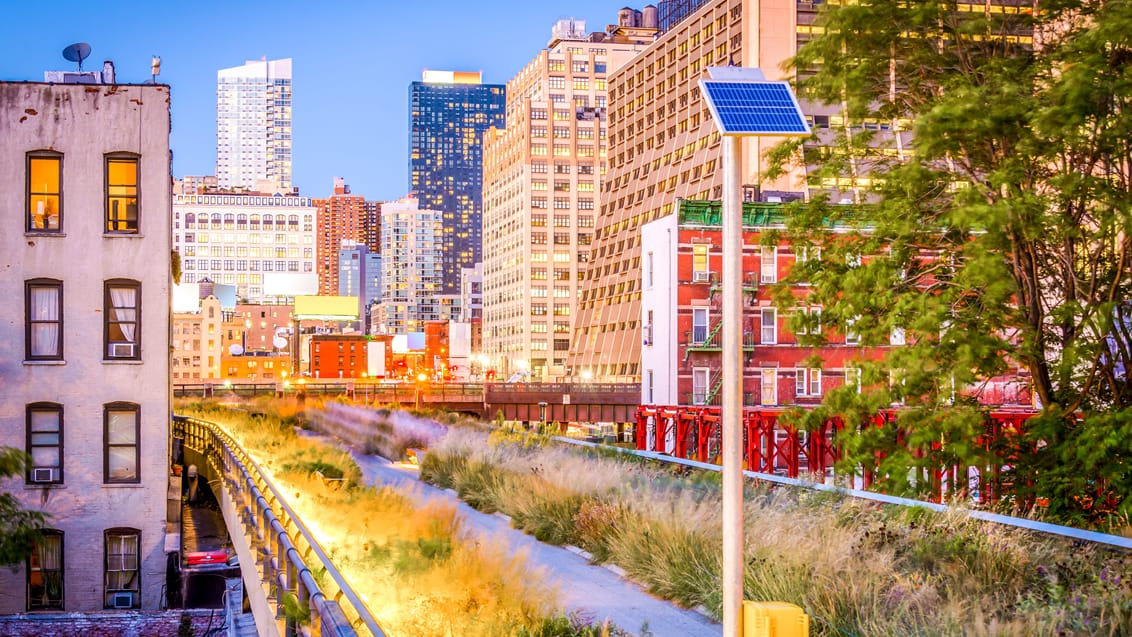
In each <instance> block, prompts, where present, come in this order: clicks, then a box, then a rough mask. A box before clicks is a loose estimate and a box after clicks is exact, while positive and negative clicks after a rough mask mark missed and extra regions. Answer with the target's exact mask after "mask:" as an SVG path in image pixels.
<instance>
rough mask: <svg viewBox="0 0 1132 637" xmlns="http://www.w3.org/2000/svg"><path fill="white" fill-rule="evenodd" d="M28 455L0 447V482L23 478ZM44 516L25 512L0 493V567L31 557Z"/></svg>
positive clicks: (9, 496)
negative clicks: (7, 479)
mask: <svg viewBox="0 0 1132 637" xmlns="http://www.w3.org/2000/svg"><path fill="white" fill-rule="evenodd" d="M27 461H28V456H27V454H25V453H24V452H23V451H20V450H19V449H15V448H12V447H0V480H2V479H4V478H13V477H16V476H21V475H23V472H24V467H25V466H26V463H27ZM45 521H46V516H45V515H44V514H43V513H41V512H39V511H32V510H28V509H25V508H24V507H23V506H21V505H20V503H19V501H17V500H16V498H15V497H14V496H12V494H10V493H6V492H0V566H12V567H14V566H16V565H18V564H20V563H22V562H23V561H24V560H25V559H27V557H28V555H30V554H31V551H32V546H33V545H34V543H35V541H36V540H37V539H38V538H39V533H40V530H41V529H42V528H43V526H44V522H45Z"/></svg>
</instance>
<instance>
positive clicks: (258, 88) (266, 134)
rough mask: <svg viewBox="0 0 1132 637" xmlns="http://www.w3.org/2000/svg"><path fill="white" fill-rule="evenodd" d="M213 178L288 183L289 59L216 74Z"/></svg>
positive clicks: (236, 183)
mask: <svg viewBox="0 0 1132 637" xmlns="http://www.w3.org/2000/svg"><path fill="white" fill-rule="evenodd" d="M216 179H217V181H218V182H219V185H220V187H221V188H225V189H228V188H246V189H248V190H255V189H257V188H259V187H260V186H261V185H263V184H261V182H268V184H267V185H268V187H269V188H270V189H271V190H289V189H290V188H291V59H290V58H287V59H283V60H271V61H268V60H262V61H254V60H253V61H249V62H247V63H245V64H244V65H243V66H237V67H233V68H230V69H221V70H220V71H218V72H217V73H216Z"/></svg>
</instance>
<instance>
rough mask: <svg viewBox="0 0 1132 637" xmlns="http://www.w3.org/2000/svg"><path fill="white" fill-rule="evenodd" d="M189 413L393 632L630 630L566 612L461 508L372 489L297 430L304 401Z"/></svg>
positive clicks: (524, 636)
mask: <svg viewBox="0 0 1132 637" xmlns="http://www.w3.org/2000/svg"><path fill="white" fill-rule="evenodd" d="M308 407H309V405H308ZM177 411H178V413H182V414H185V415H190V416H194V417H198V418H201V419H204V420H208V421H211V422H216V423H219V424H221V425H223V426H224V428H225V430H226V431H228V433H229V434H231V435H232V436H233V437H234V438H235V439H236V440H237V441H238V442H239V443H240V445H241V446H243V448H244V449H245V450H246V451H247V452H248V453H249V454H250V455H252V457H253V458H254V459H255V460H256V462H257V464H259V465H260V467H261V468H263V469H264V470H265V471H266V472H267V473H268V474H269V475H270V476H271V479H272V481H273V482H274V483H275V484H276V486H277V488H278V489H279V490H280V492H281V493H283V494H284V497H285V498H286V499H287V501H288V504H289V505H290V506H291V507H292V508H294V509H295V511H296V513H297V514H298V515H299V516H300V517H301V518H302V520H303V521H304V523H305V524H307V526H308V527H309V528H310V529H311V531H312V533H314V535H315V536H316V537H317V538H318V540H319V543H320V544H321V545H322V546H323V548H324V549H325V550H326V551H327V552H328V554H329V555H330V557H331V559H332V561H333V562H334V564H335V566H336V567H337V568H338V569H339V570H340V571H341V572H342V573H343V575H344V576H345V577H346V579H347V581H349V582H351V585H352V586H353V587H354V589H355V590H356V591H357V592H358V593H359V595H361V596H362V598H363V599H364V600H365V601H366V603H367V605H368V607H369V609H370V611H371V612H372V613H373V614H374V616H375V618H376V619H377V620H378V622H379V623H380V624H381V626H382V627H383V628H384V629H385V630H386V631H387V632H388V634H391V635H397V637H438V636H468V637H478V636H483V637H488V636H496V635H504V636H507V635H513V636H516V637H580V636H588V635H594V636H596V635H617V634H622V633H620V632H619V631H617V629H616V628H611V627H601V626H593V625H591V624H590V623H588V622H586V621H583V620H581V619H578V618H576V617H567V616H564V615H563V614H562V613H561V611H560V610H559V608H560V607H559V604H558V597H559V596H558V591H557V590H556V589H554V588H553V587H551V586H549V585H548V584H547V583H546V582H547V578H546V577H545V574H544V573H542V572H540V570H539V569H536V568H533V567H532V566H531V565H530V563H529V562H528V560H527V557H526V555H525V553H523V552H514V551H513V550H512V547H510V546H509V545H507V544H506V542H504V541H503V540H502V539H498V540H490V541H486V542H485V541H483V540H473V539H471V538H470V536H469V534H468V533H467V532H466V531H465V529H464V527H463V524H462V521H461V519H460V518H459V517H458V516H457V515H456V508H455V505H454V504H452V503H445V502H441V501H434V502H432V503H430V504H428V505H427V506H424V507H418V506H415V505H414V504H413V500H412V498H410V497H408V496H407V495H406V494H403V493H399V492H397V491H395V490H393V489H390V488H373V487H366V486H363V484H362V478H361V471H360V469H359V468H358V466H357V465H356V464H355V463H354V462H353V460H352V459H351V458H350V456H349V455H348V454H346V453H343V452H342V451H340V450H338V449H337V448H335V447H333V446H330V445H327V444H324V443H322V442H320V441H319V440H317V439H313V438H309V437H304V436H301V435H300V434H299V433H298V432H297V427H296V424H297V422H298V420H296V418H295V415H296V408H295V407H294V405H287V404H281V403H279V402H278V401H276V402H260V403H257V404H255V405H254V406H253V407H249V408H248V411H236V410H232V409H228V408H226V407H223V406H220V405H218V404H216V403H213V402H198V403H185V404H181V405H179V406H178V409H177ZM252 413H255V414H256V415H254V416H253V415H252ZM316 470H317V471H318V472H319V473H321V474H322V476H327V477H329V476H330V475H336V476H340V477H341V478H342V479H343V486H342V487H341V488H328V487H327V482H326V480H324V479H323V477H322V476H319V475H318V474H316V473H315V471H316ZM321 577H322V578H323V580H325V577H326V576H325V573H323V574H322V575H321Z"/></svg>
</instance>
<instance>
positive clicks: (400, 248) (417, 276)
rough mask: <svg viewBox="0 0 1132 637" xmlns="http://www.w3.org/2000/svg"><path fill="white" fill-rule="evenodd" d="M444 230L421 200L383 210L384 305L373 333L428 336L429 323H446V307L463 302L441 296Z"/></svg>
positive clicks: (388, 204)
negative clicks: (443, 313) (442, 314)
mask: <svg viewBox="0 0 1132 637" xmlns="http://www.w3.org/2000/svg"><path fill="white" fill-rule="evenodd" d="M442 228H443V214H442V213H441V212H440V211H439V210H428V209H425V208H422V207H421V202H420V200H418V199H415V198H412V197H406V198H404V199H400V200H398V201H395V202H386V203H384V204H382V206H381V303H380V304H379V305H378V307H377V314H376V316H375V317H374V318H373V323H374V325H373V328H374V329H373V330H371V331H372V332H373V333H375V334H408V333H409V332H419V331H422V330H423V329H424V322H425V321H430V320H440V319H439V318H438V317H439V316H440V315H439V310H440V308H441V306H442V305H448V306H451V303H450V302H451V301H452V297H453V296H455V298H456V299H459V295H443V294H441V280H442V275H441V271H442V270H441V267H442V266H441V252H442V248H441V246H442V245H443V239H442V235H441V232H442ZM445 301H448V302H449V303H445ZM457 305H458V303H457Z"/></svg>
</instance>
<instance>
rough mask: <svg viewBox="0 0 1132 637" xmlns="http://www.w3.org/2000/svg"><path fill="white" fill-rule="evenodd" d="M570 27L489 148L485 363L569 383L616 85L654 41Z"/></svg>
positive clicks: (515, 85) (511, 86) (516, 97)
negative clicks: (624, 68)
mask: <svg viewBox="0 0 1132 637" xmlns="http://www.w3.org/2000/svg"><path fill="white" fill-rule="evenodd" d="M618 28H619V27H615V28H613V29H611V31H610V32H609V33H601V32H599V33H594V34H587V33H586V30H585V23H584V22H581V21H561V22H559V23H558V24H557V25H556V26H555V28H554V29H553V31H552V34H553V38H552V40H551V42H550V45H549V47H548V48H547V49H545V50H543V51H542V52H541V53H539V55H538V56H537V57H536V58H535V59H534V60H532V61H531V62H530V63H529V64H527V66H526V67H525V68H523V70H522V71H520V72H519V73H518V75H516V76H515V77H514V78H512V79H511V80H510V81H509V82H508V83H507V95H508V100H507V117H506V119H507V128H503V129H499V128H493V129H490V130H489V131H488V133H487V134H486V135H485V136H484V297H485V298H484V320H483V345H484V351H483V355H484V356H485V357H487V358H488V359H489V363H488V365H489V367H491V368H493V369H496V370H498V371H499V373H501V374H504V375H507V376H510V375H511V374H512V373H516V372H519V373H527V372H529V373H530V374H531V376H532V377H533V378H537V379H542V380H550V379H552V378H558V377H561V376H563V375H564V374H565V371H566V359H567V355H568V353H569V349H570V337H571V328H572V324H571V322H572V320H573V318H574V316H575V314H576V310H577V299H578V289H579V284H580V279H581V277H582V275H583V274H584V273H585V269H586V265H587V263H588V260H589V257H590V248H591V246H592V244H593V241H594V225H595V219H596V215H597V197H598V193H599V192H600V190H601V180H602V175H603V174H604V173H605V163H606V148H607V139H606V137H607V134H606V133H607V128H606V119H607V118H606V112H607V111H606V106H607V104H606V78H607V76H608V74H609V73H612V72H613V71H615V70H616V69H617V68H618V67H619V66H621V65H622V64H624V63H626V62H627V61H628V60H629V59H631V58H632V57H633V56H634V55H636V54H637V53H638V52H640V51H641V50H643V49H644V48H645V47H646V46H647V45H648V44H649V43H651V42H652V35H651V34H652V33H653V32H654V31H648V32H647V33H634V34H632V35H631V36H627V35H624V34H623V33H619V32H618V31H617V30H616V29H618Z"/></svg>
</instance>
